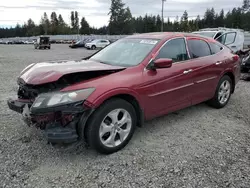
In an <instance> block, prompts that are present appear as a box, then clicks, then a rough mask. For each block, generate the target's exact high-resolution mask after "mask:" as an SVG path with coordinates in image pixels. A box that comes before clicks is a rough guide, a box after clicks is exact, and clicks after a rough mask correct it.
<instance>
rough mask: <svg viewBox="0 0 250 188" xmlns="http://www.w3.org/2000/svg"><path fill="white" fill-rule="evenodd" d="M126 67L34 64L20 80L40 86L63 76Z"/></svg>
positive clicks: (92, 63)
mask: <svg viewBox="0 0 250 188" xmlns="http://www.w3.org/2000/svg"><path fill="white" fill-rule="evenodd" d="M122 69H125V67H119V66H112V65H107V64H103V63H98V62H96V61H89V60H80V61H63V60H61V61H51V62H42V63H33V64H31V65H29V66H27V67H26V68H25V69H24V70H23V71H22V72H21V74H20V76H19V77H20V78H21V79H22V80H23V81H24V82H26V83H27V84H32V85H39V84H45V83H49V82H54V81H57V80H58V79H60V78H61V77H62V76H63V75H66V74H71V73H79V72H82V73H83V74H84V72H90V71H107V70H122Z"/></svg>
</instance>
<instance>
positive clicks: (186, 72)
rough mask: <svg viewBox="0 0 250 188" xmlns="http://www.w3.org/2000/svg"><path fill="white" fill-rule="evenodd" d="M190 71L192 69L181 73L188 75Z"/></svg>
mask: <svg viewBox="0 0 250 188" xmlns="http://www.w3.org/2000/svg"><path fill="white" fill-rule="evenodd" d="M192 71H193V70H192V69H189V70H185V71H184V72H183V74H188V73H190V72H192Z"/></svg>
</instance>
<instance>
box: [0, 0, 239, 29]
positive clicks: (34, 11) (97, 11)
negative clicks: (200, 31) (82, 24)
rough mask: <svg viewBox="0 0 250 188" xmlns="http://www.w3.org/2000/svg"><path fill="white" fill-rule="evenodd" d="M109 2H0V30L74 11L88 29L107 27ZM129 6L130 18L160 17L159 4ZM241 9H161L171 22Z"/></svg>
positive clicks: (228, 0)
mask: <svg viewBox="0 0 250 188" xmlns="http://www.w3.org/2000/svg"><path fill="white" fill-rule="evenodd" d="M110 2H111V0H0V26H10V25H16V23H17V22H18V23H20V24H23V23H24V22H25V21H27V20H28V19H29V18H31V19H32V20H34V21H35V23H39V21H40V19H41V16H42V15H43V12H47V14H48V15H49V16H50V14H51V12H52V11H56V13H57V14H62V16H63V18H64V20H65V21H66V22H67V23H69V22H70V11H72V10H76V11H78V12H79V15H80V17H82V16H84V17H85V18H86V19H87V21H88V22H89V23H90V25H91V26H96V27H100V26H103V25H107V23H108V20H109V16H108V15H107V14H108V12H109V7H110ZM123 2H124V3H126V6H129V7H130V9H131V12H132V14H133V16H139V15H145V14H146V13H148V14H154V15H156V14H160V13H161V0H123ZM241 5H242V0H167V1H166V2H165V5H164V9H165V10H164V16H165V17H166V18H167V17H170V19H171V20H173V19H174V18H175V17H176V16H177V15H178V16H181V15H182V14H183V12H184V10H187V11H188V14H189V16H190V17H194V16H195V17H196V16H197V15H198V14H199V15H201V16H202V15H203V14H204V11H205V10H206V9H207V8H211V7H214V8H215V10H216V11H220V10H221V9H222V8H223V9H224V10H225V11H228V10H230V9H232V8H234V7H239V6H241Z"/></svg>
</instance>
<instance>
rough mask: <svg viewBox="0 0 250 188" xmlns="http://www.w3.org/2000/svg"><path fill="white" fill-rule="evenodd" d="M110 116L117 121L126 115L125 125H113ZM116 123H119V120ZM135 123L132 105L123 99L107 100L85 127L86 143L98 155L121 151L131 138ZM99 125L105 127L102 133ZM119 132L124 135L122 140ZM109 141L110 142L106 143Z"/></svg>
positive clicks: (113, 122)
mask: <svg viewBox="0 0 250 188" xmlns="http://www.w3.org/2000/svg"><path fill="white" fill-rule="evenodd" d="M112 114H113V118H114V117H117V119H118V120H119V118H120V117H119V116H121V117H124V116H122V115H124V114H127V116H126V117H128V118H125V123H124V122H123V123H121V124H115V123H116V122H115V121H113V120H112V119H111V118H110V117H111V116H110V115H112ZM116 115H118V116H116ZM114 119H115V118H114ZM104 122H105V123H104ZM118 122H121V119H120V121H118ZM136 123H137V118H136V112H135V109H134V107H133V106H132V104H130V103H129V102H127V101H125V100H123V99H111V100H108V101H106V102H105V103H104V104H103V105H101V106H100V107H99V108H98V109H97V110H96V111H95V112H94V114H93V115H92V116H91V117H90V119H89V121H88V123H87V126H86V141H87V143H88V144H89V146H90V147H91V148H93V149H95V150H96V151H97V152H99V153H102V154H111V153H114V152H117V151H119V150H121V149H123V148H124V147H125V146H126V145H127V144H128V142H129V141H130V139H131V138H132V136H133V134H134V131H135V125H136ZM101 124H104V125H106V128H107V130H106V131H102V128H103V126H102V125H101ZM124 130H125V131H124ZM119 132H120V133H122V132H123V133H124V135H125V136H124V137H123V138H124V139H123V140H122V136H120V135H121V134H120V133H119ZM101 134H102V136H101ZM112 136H113V137H112ZM112 138H113V142H112ZM109 139H110V141H107V140H109ZM105 141H106V142H107V143H106V144H105V143H104V142H105ZM113 144H114V145H113Z"/></svg>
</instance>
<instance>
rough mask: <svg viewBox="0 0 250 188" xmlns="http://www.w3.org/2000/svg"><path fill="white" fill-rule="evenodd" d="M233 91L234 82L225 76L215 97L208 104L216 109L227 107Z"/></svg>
mask: <svg viewBox="0 0 250 188" xmlns="http://www.w3.org/2000/svg"><path fill="white" fill-rule="evenodd" d="M232 90H233V84H232V80H231V78H230V77H229V76H227V75H225V76H223V77H222V78H221V79H220V81H219V83H218V86H217V89H216V92H215V95H214V97H213V98H212V99H211V100H210V101H208V104H209V105H210V106H212V107H214V108H217V109H219V108H223V107H224V106H226V105H227V103H228V101H229V99H230V97H231V93H232Z"/></svg>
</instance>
